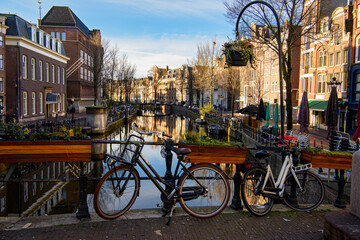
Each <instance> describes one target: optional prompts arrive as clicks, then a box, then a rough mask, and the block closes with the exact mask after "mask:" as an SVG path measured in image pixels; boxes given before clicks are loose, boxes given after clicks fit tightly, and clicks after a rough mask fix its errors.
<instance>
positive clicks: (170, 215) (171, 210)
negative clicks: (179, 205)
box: [166, 200, 176, 226]
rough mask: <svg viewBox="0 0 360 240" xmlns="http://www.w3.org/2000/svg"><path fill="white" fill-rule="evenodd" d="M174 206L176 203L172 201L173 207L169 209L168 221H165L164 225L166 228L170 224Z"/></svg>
mask: <svg viewBox="0 0 360 240" xmlns="http://www.w3.org/2000/svg"><path fill="white" fill-rule="evenodd" d="M175 206H176V201H175V200H174V203H173V205H172V206H171V209H170V211H169V212H170V214H169V220H168V221H167V223H166V225H167V226H170V222H171V218H172V215H173V213H174V210H175Z"/></svg>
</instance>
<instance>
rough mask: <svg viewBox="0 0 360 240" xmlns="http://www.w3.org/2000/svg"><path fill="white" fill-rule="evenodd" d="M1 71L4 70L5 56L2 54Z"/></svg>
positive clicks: (0, 58) (0, 57)
mask: <svg viewBox="0 0 360 240" xmlns="http://www.w3.org/2000/svg"><path fill="white" fill-rule="evenodd" d="M0 69H1V70H3V69H4V55H2V54H0Z"/></svg>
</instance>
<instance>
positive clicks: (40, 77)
mask: <svg viewBox="0 0 360 240" xmlns="http://www.w3.org/2000/svg"><path fill="white" fill-rule="evenodd" d="M39 80H40V81H42V80H43V62H42V61H39Z"/></svg>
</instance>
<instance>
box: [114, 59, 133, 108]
mask: <svg viewBox="0 0 360 240" xmlns="http://www.w3.org/2000/svg"><path fill="white" fill-rule="evenodd" d="M135 73H136V65H132V64H131V63H130V62H129V59H128V56H127V55H126V54H125V53H124V54H123V55H122V56H121V58H120V59H119V65H118V69H117V80H118V81H119V84H120V85H121V86H122V89H123V91H124V92H123V94H122V95H124V94H125V102H126V103H128V102H130V95H131V93H132V90H133V86H134V81H135V78H134V76H135Z"/></svg>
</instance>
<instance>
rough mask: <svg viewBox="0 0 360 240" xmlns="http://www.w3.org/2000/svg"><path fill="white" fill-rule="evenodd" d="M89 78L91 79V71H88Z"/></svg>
mask: <svg viewBox="0 0 360 240" xmlns="http://www.w3.org/2000/svg"><path fill="white" fill-rule="evenodd" d="M88 80H89V81H91V72H90V71H88Z"/></svg>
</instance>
